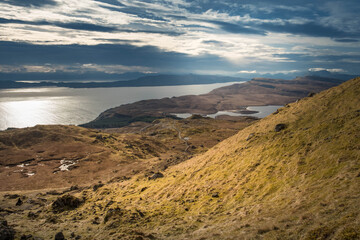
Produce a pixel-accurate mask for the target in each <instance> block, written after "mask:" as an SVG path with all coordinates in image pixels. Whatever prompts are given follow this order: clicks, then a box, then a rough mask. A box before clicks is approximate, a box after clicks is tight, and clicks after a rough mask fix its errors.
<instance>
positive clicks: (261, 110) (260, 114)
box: [207, 105, 282, 118]
mask: <svg viewBox="0 0 360 240" xmlns="http://www.w3.org/2000/svg"><path fill="white" fill-rule="evenodd" d="M281 107H282V106H279V105H268V106H250V107H247V108H246V110H249V111H257V113H251V114H246V113H237V112H228V111H219V112H217V113H215V114H209V115H207V116H208V117H212V118H215V117H216V116H219V115H229V116H251V117H257V118H264V117H266V116H268V115H270V114H272V113H273V112H275V111H276V110H278V109H279V108H281Z"/></svg>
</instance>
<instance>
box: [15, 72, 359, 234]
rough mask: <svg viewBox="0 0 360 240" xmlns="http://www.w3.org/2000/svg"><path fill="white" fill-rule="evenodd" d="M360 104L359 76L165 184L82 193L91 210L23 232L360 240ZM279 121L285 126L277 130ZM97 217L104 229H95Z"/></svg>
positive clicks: (174, 173) (169, 175) (293, 107)
mask: <svg viewBox="0 0 360 240" xmlns="http://www.w3.org/2000/svg"><path fill="white" fill-rule="evenodd" d="M359 96H360V78H357V79H354V80H351V81H348V82H346V83H344V84H342V85H340V86H339V87H336V88H332V89H330V90H327V91H324V92H322V93H320V94H317V95H315V96H314V97H311V98H305V99H302V100H300V101H299V102H297V103H292V104H289V105H288V106H286V107H284V108H282V109H280V111H279V113H278V114H274V115H271V116H269V117H267V118H265V119H263V120H261V121H259V122H257V123H255V124H253V125H251V126H250V127H248V128H246V129H244V130H242V131H240V132H239V133H238V134H237V135H235V136H233V137H231V138H229V139H227V140H225V141H223V142H221V143H219V144H218V145H216V146H215V147H213V148H212V149H210V150H209V151H208V152H206V153H205V154H203V155H201V156H198V157H195V158H193V159H190V160H188V161H186V162H184V163H182V164H180V165H177V166H174V167H171V168H169V169H168V170H167V171H166V172H165V177H164V178H160V179H156V180H152V181H149V180H147V179H146V178H144V177H143V176H138V177H137V178H135V179H132V180H130V181H126V182H121V183H114V184H110V185H106V186H104V187H102V188H100V189H98V190H97V191H95V192H94V191H91V190H87V191H84V192H82V193H81V195H82V196H86V198H87V201H86V203H85V204H84V205H83V206H82V207H80V208H79V209H77V210H75V211H71V212H65V213H62V214H57V215H56V217H57V218H58V219H59V221H60V223H58V224H57V225H56V227H54V226H53V225H49V224H45V225H44V224H41V220H39V221H38V223H26V224H27V225H26V226H27V227H28V228H29V229H28V230H26V228H23V231H37V232H38V233H41V235H43V236H47V234H53V233H54V232H55V231H57V230H59V229H62V230H64V231H65V232H66V231H67V232H71V231H74V232H76V233H78V234H80V235H82V236H83V238H82V239H118V237H119V238H129V239H136V237H138V239H141V238H140V236H141V237H142V238H149V234H152V235H153V236H155V237H157V238H160V239H162V238H169V239H226V238H228V239H263V238H264V239H300V238H305V239H327V238H335V239H358V238H359V237H360V232H359V231H360V215H359V213H360V210H359V209H360V201H359V199H360V112H359V110H360V98H359ZM279 123H285V124H286V125H287V128H286V129H285V130H282V131H281V132H275V131H274V127H275V125H276V124H279ZM249 136H252V137H249ZM79 194H80V193H79ZM110 200H111V201H113V202H112V204H111V205H109V201H110ZM116 208H119V209H121V210H118V211H114V210H112V211H110V210H109V209H116ZM51 214H52V213H50V211H43V212H42V213H41V215H40V219H43V218H46V217H48V216H49V215H51ZM106 216H107V217H106ZM95 217H99V218H100V220H101V223H100V224H98V225H94V224H91V219H93V218H95ZM105 217H106V219H107V221H103V219H104V218H105ZM71 219H72V220H71ZM74 219H75V220H74ZM9 220H10V221H11V220H13V221H16V217H14V216H13V217H11V218H10V219H9ZM61 222H62V223H61ZM39 223H40V224H39ZM20 224H21V223H20ZM24 225H25V224H24ZM74 225H76V226H78V227H76V228H74ZM52 236H53V235H52ZM125 236H126V237H125ZM150 238H151V236H150Z"/></svg>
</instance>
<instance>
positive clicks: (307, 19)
mask: <svg viewBox="0 0 360 240" xmlns="http://www.w3.org/2000/svg"><path fill="white" fill-rule="evenodd" d="M359 12H360V1H359V0H321V1H320V0H312V1H308V0H301V1H300V0H291V1H288V0H213V1H211V0H192V1H188V0H2V1H1V2H0V80H7V79H11V78H12V77H13V76H20V77H21V78H24V79H26V78H31V76H32V77H33V78H34V76H35V77H44V76H45V77H47V78H49V79H51V78H56V77H59V76H60V78H76V77H79V76H80V75H82V76H92V77H94V76H96V77H97V78H99V79H101V78H106V76H120V75H121V76H122V75H123V76H125V77H126V76H128V77H130V76H135V75H136V74H135V75H134V73H141V74H162V73H176V74H187V73H194V74H209V75H211V74H217V75H228V76H256V75H263V74H274V75H276V74H284V75H286V74H290V75H296V74H301V73H303V72H318V71H326V72H329V73H339V74H351V75H357V74H359V72H360V71H359V64H360V17H359V16H360V15H359ZM131 73H133V75H131Z"/></svg>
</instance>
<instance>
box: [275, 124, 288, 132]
mask: <svg viewBox="0 0 360 240" xmlns="http://www.w3.org/2000/svg"><path fill="white" fill-rule="evenodd" d="M285 128H286V125H285V124H284V123H279V124H276V126H275V132H280V131H281V130H284V129H285Z"/></svg>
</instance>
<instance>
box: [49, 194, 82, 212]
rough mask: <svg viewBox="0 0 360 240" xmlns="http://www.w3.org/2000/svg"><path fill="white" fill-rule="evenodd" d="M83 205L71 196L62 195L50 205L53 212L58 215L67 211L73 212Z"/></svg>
mask: <svg viewBox="0 0 360 240" xmlns="http://www.w3.org/2000/svg"><path fill="white" fill-rule="evenodd" d="M82 203H83V201H82V200H80V199H79V198H76V197H74V196H71V195H68V194H67V195H64V196H61V197H59V198H57V199H56V200H55V201H54V202H53V203H52V205H51V207H52V210H53V212H55V213H59V212H63V211H67V210H73V209H75V208H77V207H79V206H80V205H81V204H82Z"/></svg>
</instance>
